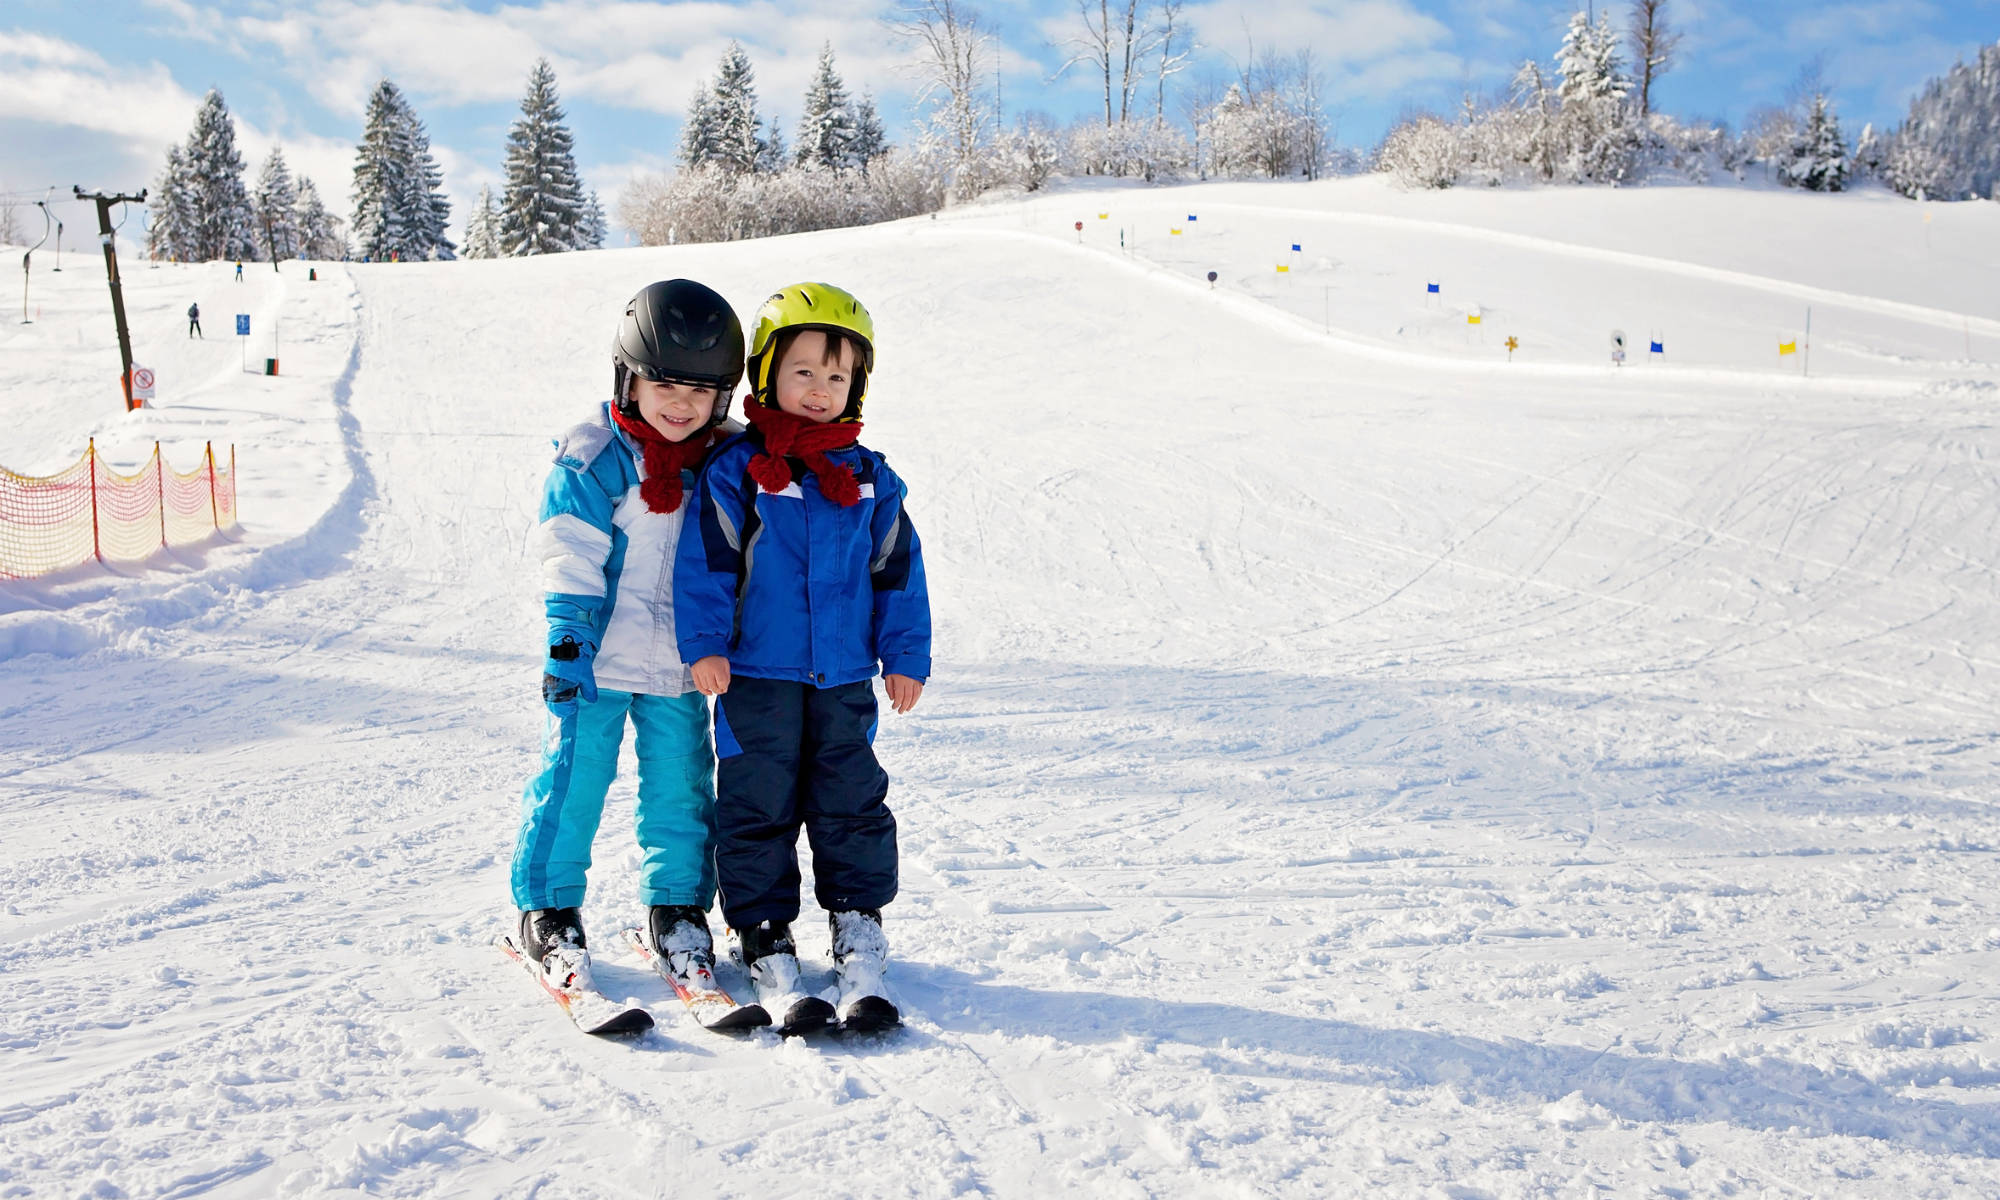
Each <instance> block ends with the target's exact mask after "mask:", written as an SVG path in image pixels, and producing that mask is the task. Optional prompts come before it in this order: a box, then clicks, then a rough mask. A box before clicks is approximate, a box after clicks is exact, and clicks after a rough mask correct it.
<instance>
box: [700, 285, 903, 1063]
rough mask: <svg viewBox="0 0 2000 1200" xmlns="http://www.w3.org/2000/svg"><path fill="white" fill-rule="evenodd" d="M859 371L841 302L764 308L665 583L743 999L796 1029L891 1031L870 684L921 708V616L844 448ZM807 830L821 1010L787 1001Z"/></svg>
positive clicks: (885, 810) (807, 999) (854, 426)
mask: <svg viewBox="0 0 2000 1200" xmlns="http://www.w3.org/2000/svg"><path fill="white" fill-rule="evenodd" d="M874 366H875V325H874V321H873V320H872V319H871V318H870V317H869V315H868V310H867V309H866V308H864V307H862V305H861V302H860V301H858V300H856V299H855V298H854V297H853V296H851V295H849V294H848V293H847V292H844V291H842V290H841V289H839V288H836V287H832V286H830V285H827V284H823V283H805V284H796V285H793V286H791V287H787V288H785V289H784V290H782V291H780V292H778V293H777V294H775V295H773V296H772V297H771V298H770V299H769V300H767V301H766V302H765V303H764V306H763V308H762V309H761V310H760V311H759V312H758V314H757V321H756V325H755V328H754V331H753V333H752V335H751V347H750V361H749V373H750V382H751V387H752V389H753V392H752V395H751V397H750V399H749V401H748V403H747V404H746V406H745V413H744V417H745V419H746V420H747V421H748V422H749V426H750V428H749V429H748V431H746V432H745V433H744V434H742V435H740V436H738V437H736V438H734V439H732V440H730V441H729V442H726V443H724V444H723V445H722V446H721V447H719V448H718V449H717V450H716V451H715V453H714V455H713V456H712V457H711V458H710V459H709V461H708V464H707V465H706V466H705V467H704V468H703V470H702V473H701V477H700V480H699V481H698V483H697V484H696V488H695V493H694V497H693V501H692V504H693V508H692V510H691V521H692V522H693V524H691V525H690V527H689V530H688V533H689V536H687V537H684V538H682V539H681V542H680V546H679V549H678V551H677V555H676V562H675V569H674V610H675V614H676V619H677V621H678V626H677V630H678V638H679V649H680V654H681V659H682V661H684V662H687V663H691V664H693V666H692V670H693V678H694V683H695V686H696V687H697V688H699V689H700V690H701V691H702V692H703V693H705V694H707V695H711V696H715V697H716V705H715V740H716V752H717V755H718V759H719V762H718V766H717V771H716V791H717V806H716V824H717V843H716V872H717V877H718V881H719V883H720V892H721V897H722V912H723V917H724V919H725V920H726V921H727V922H728V923H729V925H730V927H731V928H732V929H734V930H736V931H737V934H738V937H739V939H740V945H741V950H742V955H743V960H744V963H745V965H746V966H748V967H749V968H750V975H751V980H752V982H753V983H754V984H755V985H756V988H757V992H758V998H759V1000H760V1001H761V1002H762V1003H763V1005H764V1007H765V1009H766V1010H767V1011H768V1012H769V1013H770V1014H771V1017H772V1019H773V1020H775V1021H777V1022H779V1024H780V1027H781V1028H787V1029H790V1030H803V1029H807V1028H813V1027H817V1026H820V1025H824V1024H826V1023H828V1022H830V1021H833V1020H836V1019H838V1020H839V1021H841V1022H842V1023H843V1024H844V1025H846V1026H847V1027H849V1028H870V1029H873V1028H882V1027H884V1026H887V1025H893V1024H895V1023H896V1022H897V1021H898V1020H899V1019H900V1017H899V1014H898V1013H897V1010H896V1007H895V1005H894V1004H893V1003H891V1002H890V1001H889V999H888V997H887V995H886V994H885V989H884V985H883V972H884V970H885V968H886V963H887V956H888V941H887V939H886V938H885V937H884V936H883V933H882V915H881V910H882V907H883V906H884V905H885V904H887V903H889V901H890V900H892V899H893V898H894V897H895V895H896V882H897V862H896V820H895V817H894V816H893V815H892V814H891V813H890V811H889V807H888V804H887V802H886V801H887V796H888V791H889V778H888V776H887V775H886V774H885V773H884V772H883V770H882V767H881V764H880V763H878V762H877V761H876V758H875V753H874V749H873V741H874V735H875V725H876V705H875V691H874V686H873V679H874V676H875V675H876V673H877V671H878V670H879V671H880V672H881V673H882V675H883V686H884V690H885V691H886V692H887V693H888V697H889V703H890V705H891V706H892V707H893V708H895V710H896V711H897V712H899V713H901V712H908V711H909V710H910V709H911V707H912V706H914V705H915V704H916V703H917V700H918V698H919V697H921V696H922V695H923V690H924V681H925V680H926V679H927V678H928V677H929V675H930V654H931V650H930V640H931V635H930V598H929V593H928V591H927V590H926V586H925V580H924V563H923V552H922V547H921V545H920V544H919V542H918V540H917V534H916V529H915V527H914V526H912V525H911V523H910V518H909V514H908V513H907V511H906V510H905V507H904V500H905V497H906V494H907V493H906V489H905V487H904V485H903V481H902V480H901V479H900V478H899V477H898V476H897V475H896V473H895V472H894V471H892V470H890V469H889V465H888V463H887V462H886V461H884V460H883V458H882V456H881V455H880V454H877V453H876V452H875V451H873V450H870V449H868V448H867V447H864V446H862V445H861V444H860V442H859V441H858V440H857V439H858V437H859V435H860V433H861V412H862V403H863V401H864V400H865V398H866V396H867V390H868V378H869V376H870V374H871V373H872V372H873V370H874ZM802 828H803V829H804V830H805V832H806V837H807V840H808V841H809V842H810V843H811V845H812V850H813V872H814V885H815V887H814V890H815V895H816V898H817V899H818V901H819V903H820V907H822V908H823V909H825V910H826V911H827V913H828V922H829V925H830V926H831V929H832V937H833V956H834V962H835V965H836V967H837V968H838V971H839V975H840V1003H839V1005H838V1007H837V1009H834V1008H830V1007H829V1006H828V1005H827V1004H826V1002H825V1001H823V1000H820V999H819V998H818V997H816V996H807V995H804V994H803V989H802V988H801V987H800V985H799V969H798V957H797V950H796V947H795V944H794V943H793V941H792V936H791V923H792V921H793V920H795V919H796V918H797V917H798V915H799V885H800V873H799V865H798V851H797V843H798V833H799V830H800V829H802Z"/></svg>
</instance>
